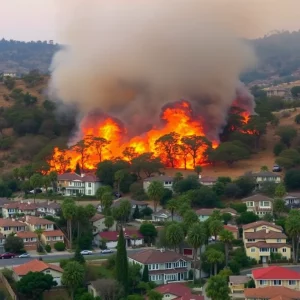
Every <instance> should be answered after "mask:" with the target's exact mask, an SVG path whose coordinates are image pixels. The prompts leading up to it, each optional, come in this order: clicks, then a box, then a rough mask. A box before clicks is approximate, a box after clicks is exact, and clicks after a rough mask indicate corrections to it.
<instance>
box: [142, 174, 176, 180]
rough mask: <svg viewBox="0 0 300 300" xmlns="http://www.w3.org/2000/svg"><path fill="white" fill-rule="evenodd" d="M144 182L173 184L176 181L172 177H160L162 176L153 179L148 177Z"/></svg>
mask: <svg viewBox="0 0 300 300" xmlns="http://www.w3.org/2000/svg"><path fill="white" fill-rule="evenodd" d="M144 181H150V182H152V181H162V182H164V181H171V182H173V181H174V178H173V177H171V176H166V175H160V176H153V177H148V178H145V179H144Z"/></svg>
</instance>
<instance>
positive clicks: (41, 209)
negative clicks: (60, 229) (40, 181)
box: [36, 201, 61, 217]
mask: <svg viewBox="0 0 300 300" xmlns="http://www.w3.org/2000/svg"><path fill="white" fill-rule="evenodd" d="M36 206H37V212H36V213H37V215H40V216H53V217H55V216H56V215H57V214H58V213H59V212H60V210H61V207H60V204H59V203H57V202H56V201H53V202H50V201H44V202H38V203H36Z"/></svg>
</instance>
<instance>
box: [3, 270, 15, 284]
mask: <svg viewBox="0 0 300 300" xmlns="http://www.w3.org/2000/svg"><path fill="white" fill-rule="evenodd" d="M2 274H3V276H4V277H5V278H6V279H7V281H8V282H13V281H14V279H13V271H12V270H11V269H8V268H4V269H3V270H2Z"/></svg>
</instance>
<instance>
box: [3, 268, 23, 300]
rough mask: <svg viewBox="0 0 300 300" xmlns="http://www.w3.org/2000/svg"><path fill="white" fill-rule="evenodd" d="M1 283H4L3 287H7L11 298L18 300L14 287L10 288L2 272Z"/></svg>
mask: <svg viewBox="0 0 300 300" xmlns="http://www.w3.org/2000/svg"><path fill="white" fill-rule="evenodd" d="M0 281H1V282H2V283H3V285H4V286H5V288H6V290H7V291H8V293H9V295H10V297H11V299H12V300H18V299H19V298H18V296H17V295H16V294H15V292H14V291H13V289H12V287H11V286H10V284H9V282H8V281H7V279H6V278H5V277H4V275H3V274H2V272H0Z"/></svg>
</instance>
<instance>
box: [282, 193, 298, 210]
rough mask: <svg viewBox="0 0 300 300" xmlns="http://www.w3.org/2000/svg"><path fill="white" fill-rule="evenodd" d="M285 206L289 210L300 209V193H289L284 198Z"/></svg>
mask: <svg viewBox="0 0 300 300" xmlns="http://www.w3.org/2000/svg"><path fill="white" fill-rule="evenodd" d="M283 200H284V202H285V205H286V206H288V207H289V208H299V207H300V193H288V194H287V195H285V196H284V197H283Z"/></svg>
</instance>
